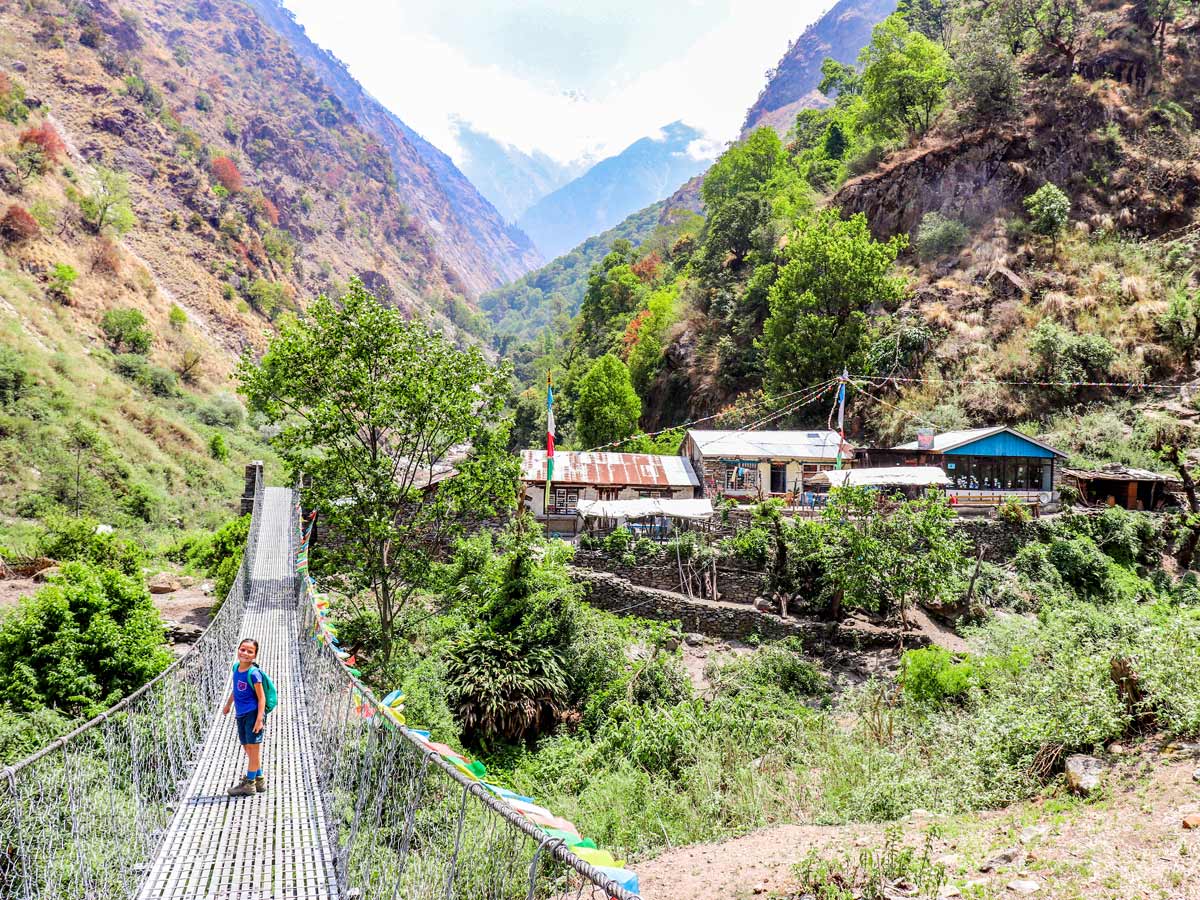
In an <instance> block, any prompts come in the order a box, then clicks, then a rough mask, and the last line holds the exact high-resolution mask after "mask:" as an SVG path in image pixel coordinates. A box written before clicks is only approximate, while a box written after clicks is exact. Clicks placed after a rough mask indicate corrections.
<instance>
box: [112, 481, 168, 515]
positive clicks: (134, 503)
mask: <svg viewBox="0 0 1200 900" xmlns="http://www.w3.org/2000/svg"><path fill="white" fill-rule="evenodd" d="M159 502H160V500H159V497H158V496H157V495H156V494H155V493H154V491H152V490H151V489H150V488H148V487H146V485H144V484H133V485H130V487H129V490H128V491H126V492H125V497H124V498H123V500H122V501H121V505H122V506H123V507H124V508H125V512H127V513H129V515H131V516H133V517H134V518H135V519H141V520H142V521H143V522H149V521H151V520H152V519H153V518H154V513H155V511H156V510H157V509H158V505H159Z"/></svg>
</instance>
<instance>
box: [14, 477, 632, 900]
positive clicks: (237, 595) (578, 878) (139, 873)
mask: <svg viewBox="0 0 1200 900" xmlns="http://www.w3.org/2000/svg"><path fill="white" fill-rule="evenodd" d="M264 491H265V489H264V486H263V484H262V482H261V476H259V478H258V479H257V480H256V482H255V493H254V514H253V519H252V525H251V529H250V535H249V537H248V539H247V546H246V550H245V553H244V555H243V560H242V566H241V568H240V570H239V572H238V575H237V579H236V581H235V582H234V585H233V588H232V589H231V590H230V592H229V595H228V597H227V599H226V600H225V602H224V604H223V605H222V607H221V609H220V611H219V612H218V613H217V615H216V616H215V617H214V618H213V620H212V623H211V624H210V625H209V627H208V628H207V629H206V631H205V632H204V634H203V635H202V636H201V637H200V639H199V640H198V641H197V642H196V644H195V645H194V646H193V647H192V649H191V650H190V651H189V652H188V653H187V654H186V655H185V656H183V657H181V658H180V659H179V660H177V661H176V662H175V663H174V664H172V665H171V666H170V667H169V668H168V669H166V670H165V671H164V672H162V674H160V675H159V676H158V677H157V678H155V679H154V680H153V681H151V682H149V683H148V684H146V685H145V686H143V687H142V688H140V689H139V690H138V691H136V692H134V693H133V694H131V695H130V696H129V697H127V698H125V699H124V700H122V701H121V702H120V703H118V704H117V705H116V706H114V707H113V708H111V709H109V710H108V711H107V712H105V713H103V714H102V715H100V716H97V717H96V718H94V719H92V720H91V721H89V722H87V723H85V724H84V725H82V726H80V727H79V728H77V729H75V730H74V731H72V732H71V733H70V734H68V735H65V736H64V737H62V738H59V739H58V740H56V741H54V742H52V743H51V744H49V745H48V746H47V747H45V748H43V749H42V750H40V751H38V752H37V753H35V754H33V755H32V756H30V757H28V758H26V759H24V760H22V761H20V762H18V763H16V764H14V765H11V766H9V767H7V768H5V769H2V770H0V897H2V898H5V900H8V898H13V900H18V898H19V900H59V898H61V900H109V898H113V900H115V898H132V897H137V896H139V895H140V894H141V893H142V892H143V891H144V890H146V889H147V885H149V883H150V882H151V881H155V880H160V881H161V880H163V879H164V875H163V873H164V867H171V866H175V865H178V864H180V862H182V863H183V864H186V866H188V867H189V874H188V876H187V884H188V885H189V887H188V890H187V892H186V894H187V896H188V897H189V898H191V897H201V896H203V897H213V898H221V900H232V898H241V900H274V898H275V897H276V896H277V895H278V900H284V896H285V895H286V896H287V897H288V898H289V900H303V898H306V897H309V896H312V897H314V898H315V897H318V896H319V897H321V898H325V897H331V896H337V897H343V898H372V900H373V898H382V900H425V898H429V900H433V898H440V900H455V898H457V900H475V898H484V900H521V898H525V900H533V898H546V900H568V898H574V900H583V898H589V900H600V898H615V900H637V896H636V895H635V894H633V893H631V892H629V891H628V890H625V889H624V888H623V887H621V886H620V884H619V883H618V882H617V881H616V880H614V879H613V878H612V877H610V876H609V875H608V874H607V873H606V872H604V871H602V870H600V869H598V868H596V867H595V866H592V865H590V864H589V863H587V862H585V861H584V860H582V859H580V858H579V856H577V855H576V854H575V853H573V852H572V851H571V850H570V849H569V847H568V846H567V844H566V843H565V842H564V840H563V839H561V838H559V837H555V836H552V835H550V834H548V833H547V832H546V831H544V830H542V829H540V828H538V827H537V826H536V825H535V824H533V823H532V822H531V821H529V820H528V819H527V818H525V817H524V816H522V815H521V814H520V813H518V812H517V811H516V810H515V809H514V808H513V807H512V806H510V805H509V804H507V803H505V802H504V801H502V800H501V799H498V798H497V797H496V796H495V795H494V794H493V792H492V791H490V790H489V789H487V788H485V786H484V785H483V784H482V783H480V782H479V781H478V780H475V779H473V778H470V777H468V776H467V775H464V774H463V773H462V772H461V771H459V770H458V769H457V768H455V767H454V766H453V765H451V764H450V763H449V762H447V760H446V759H444V758H442V756H441V755H439V754H438V753H437V752H434V751H432V750H430V749H429V748H428V747H427V746H426V745H425V744H424V743H422V741H421V740H419V739H418V738H417V737H416V736H414V734H413V733H411V732H410V731H409V730H408V729H406V728H404V727H401V726H399V725H398V724H397V723H395V722H394V721H393V720H392V719H391V718H390V717H389V716H388V715H386V710H385V708H384V707H383V705H382V704H381V703H380V701H379V700H378V699H377V698H376V697H375V696H374V695H373V694H372V693H371V691H370V689H369V688H368V687H366V686H365V685H363V684H362V683H361V682H359V681H357V680H356V679H354V678H353V677H352V676H351V675H350V673H349V670H348V668H347V667H346V666H345V665H344V664H343V663H342V662H341V661H340V660H339V659H338V657H337V655H336V654H335V653H334V652H333V650H332V649H331V648H330V647H329V646H327V645H326V644H324V643H321V642H317V641H314V640H313V639H312V637H311V635H312V632H313V626H314V624H315V618H316V612H315V610H314V606H313V602H312V600H313V597H312V594H311V590H312V588H311V581H310V579H309V578H308V576H307V571H306V570H304V571H302V572H301V576H300V577H297V578H295V580H294V588H292V587H286V588H283V590H285V591H286V592H288V593H286V594H285V595H284V596H287V597H292V596H293V595H294V598H295V603H296V605H295V607H294V610H295V612H294V614H292V613H291V612H289V613H288V614H287V616H286V617H285V620H286V621H287V622H289V623H290V627H289V630H290V632H291V633H290V634H289V635H288V637H287V638H286V639H285V638H281V640H285V641H287V640H290V641H293V642H295V643H293V644H292V647H291V648H290V652H291V653H295V654H297V657H296V658H297V659H298V667H297V671H296V675H297V676H298V678H299V679H301V681H300V682H298V683H293V684H289V683H280V681H279V679H277V685H278V687H279V690H280V703H281V705H282V704H285V703H291V704H293V709H292V710H289V711H287V716H288V720H289V721H291V722H293V723H294V722H296V721H299V722H301V723H303V728H304V730H305V731H306V734H305V736H304V740H302V741H292V742H291V744H290V745H289V746H292V747H297V746H300V747H303V748H304V750H303V752H304V753H306V754H311V758H310V759H306V760H304V761H303V763H304V767H305V768H306V769H309V770H310V771H315V778H314V780H313V782H312V784H315V785H316V789H315V792H316V793H317V794H318V796H317V798H316V799H315V802H313V803H312V804H311V805H312V808H313V809H314V812H313V819H314V821H316V820H318V819H319V820H322V821H320V826H321V827H319V828H313V829H312V833H314V834H316V833H320V834H321V835H323V836H325V837H323V840H324V841H327V844H328V845H326V846H320V847H317V846H311V845H309V844H308V843H306V844H305V845H304V846H292V845H287V849H285V850H284V851H283V852H282V853H279V852H276V853H275V854H274V855H273V856H270V855H268V856H266V857H264V858H263V859H262V860H255V861H254V862H253V863H247V862H246V861H242V862H241V863H239V867H238V868H236V870H235V871H238V872H244V873H246V874H245V881H246V883H245V884H244V885H239V884H237V883H231V882H230V876H229V873H228V871H226V872H223V873H216V872H214V873H213V875H212V877H211V878H209V879H207V880H206V879H205V878H204V877H203V873H201V874H200V876H197V873H196V869H197V867H198V866H200V867H202V866H203V865H205V864H206V863H204V862H199V863H198V862H197V859H196V857H195V854H193V853H191V852H190V851H186V852H185V851H183V850H182V849H181V847H179V846H171V844H172V843H173V842H177V841H179V840H181V839H185V840H186V839H188V836H187V835H183V834H181V828H186V827H187V826H186V825H185V820H187V819H188V817H187V816H185V812H187V811H188V806H187V805H188V804H190V803H197V802H204V803H219V804H237V803H255V802H258V798H254V799H249V800H247V799H244V798H243V799H238V798H225V797H223V796H203V797H198V798H197V797H195V796H193V795H196V794H197V793H198V791H197V784H195V783H193V782H196V781H197V779H200V776H201V775H203V774H204V773H205V771H206V769H211V768H212V762H213V761H212V760H210V759H207V758H202V757H203V756H204V755H205V754H209V753H210V752H211V751H210V750H209V748H211V747H212V746H213V745H214V744H217V743H219V741H216V740H214V739H213V737H214V736H213V735H211V734H210V732H212V731H213V730H214V729H216V728H219V727H226V728H228V727H229V726H228V725H222V723H221V722H219V721H215V720H216V719H217V718H219V717H218V711H219V708H220V706H221V704H222V701H223V699H224V697H225V696H226V694H227V692H228V690H229V684H230V680H229V672H230V664H231V662H232V661H233V657H234V651H235V649H236V646H237V641H238V639H239V637H240V636H241V628H242V626H243V615H244V613H246V610H247V609H248V607H247V603H248V597H250V596H251V584H252V578H254V573H255V561H256V559H257V557H258V554H259V549H260V548H259V541H260V537H261V535H262V531H263V518H264V517H263V511H264V506H266V505H270V506H272V507H274V506H276V505H277V504H276V503H275V502H274V501H275V499H279V500H282V499H283V497H281V496H280V495H281V494H284V493H286V492H283V491H280V489H276V488H272V489H271V492H272V493H273V494H274V498H273V499H272V502H271V503H270V504H265V503H264ZM290 496H291V497H292V499H293V500H294V499H295V495H294V494H291V495H290ZM298 527H299V521H298V518H293V519H292V530H293V531H294V532H295V533H296V534H298ZM279 534H280V531H279V530H278V529H276V528H274V527H272V528H271V529H270V541H272V542H275V541H277V540H278V537H277V536H278V535H279ZM285 542H286V543H288V544H289V546H288V547H287V548H286V552H288V554H289V565H290V553H291V549H292V545H293V544H294V538H293V539H292V540H290V541H288V540H285ZM265 549H266V550H267V551H269V554H268V556H266V557H264V560H266V559H269V558H272V557H274V556H276V555H277V554H278V553H279V552H280V551H281V548H280V547H275V546H274V545H273V543H271V544H268V545H266V546H265ZM284 583H287V582H284ZM253 584H254V589H255V590H256V591H258V592H259V594H261V593H262V591H263V589H264V585H265V582H264V581H262V580H261V579H256V578H255V579H254V581H253ZM273 584H275V585H279V584H281V583H280V582H278V581H276V582H273ZM275 589H276V590H278V589H279V588H275ZM255 596H259V595H258V594H256V595H255ZM254 602H255V603H257V604H260V605H261V604H262V602H263V601H262V598H261V597H259V599H256V600H255V601H254ZM290 608H291V607H290V600H289V609H290ZM257 609H258V607H255V615H259V613H258V612H257ZM253 617H254V616H251V618H253ZM284 649H285V648H280V650H284ZM277 658H278V657H277ZM286 671H287V672H291V671H292V667H291V666H288V667H286ZM285 677H287V678H290V677H292V676H290V675H286V676H285ZM273 715H275V714H273ZM291 727H292V728H293V730H294V727H295V726H294V725H293V726H291ZM229 740H230V741H232V740H233V738H232V732H230V735H229ZM271 740H272V735H271V730H270V727H268V731H267V743H266V745H265V749H264V760H265V761H267V762H268V766H269V762H270V760H271V753H272V748H271ZM234 774H236V773H235V772H230V775H234ZM201 780H203V779H201ZM209 780H211V778H210V779H209ZM189 785H190V792H189ZM292 790H293V791H295V790H304V791H307V790H311V788H308V787H304V788H295V787H293V788H292ZM199 793H203V791H200V792H199ZM185 796H187V797H190V798H191V799H188V800H185ZM268 796H270V795H268ZM283 808H291V809H292V810H293V815H294V810H295V809H296V808H304V804H299V805H298V804H296V803H290V804H286V803H285V804H279V801H278V800H277V801H276V805H275V806H264V807H262V812H261V813H260V814H259V815H258V816H257V817H251V816H248V815H247V816H242V817H241V818H237V819H235V818H230V819H229V820H228V821H231V822H232V821H238V822H241V823H243V826H244V827H255V828H258V829H261V830H263V831H270V830H276V831H278V830H279V829H280V828H281V827H283V826H281V825H280V823H278V822H273V821H272V818H273V817H277V816H278V815H279V813H273V812H270V810H277V809H283ZM191 818H192V819H194V820H195V821H196V822H197V823H201V822H204V821H207V822H209V823H211V822H212V821H214V819H213V818H212V817H207V818H206V817H204V816H193V817H191ZM251 822H253V823H255V824H253V826H249V825H247V824H246V823H251ZM192 837H194V836H192ZM264 840H266V841H267V842H269V841H270V838H269V837H268V838H266V839H264ZM200 843H201V844H202V843H203V842H200ZM285 844H286V842H285ZM199 845H200V844H197V846H199ZM239 845H244V846H254V841H253V840H252V839H249V840H247V839H244V836H243V837H242V838H239ZM260 845H261V844H260ZM276 845H277V846H279V845H278V842H276ZM189 846H190V845H189ZM306 853H308V854H314V855H320V857H321V858H322V860H327V859H330V858H331V859H332V860H333V868H334V873H333V874H332V875H331V877H330V882H336V883H327V882H325V881H322V883H321V885H320V888H319V892H318V893H314V894H311V895H310V894H309V893H307V892H305V891H303V890H300V891H299V892H297V889H295V888H291V889H288V890H287V891H282V892H281V891H280V890H279V889H278V888H277V889H274V890H273V889H270V888H267V889H263V888H261V887H256V886H257V885H263V884H272V883H274V884H275V885H277V886H278V885H279V884H281V880H280V876H279V872H278V870H279V868H280V867H295V868H296V869H297V870H304V869H305V868H306V867H307V866H309V865H310V864H311V862H312V861H306V860H301V859H297V858H294V857H296V856H299V855H302V854H306ZM289 854H290V856H289ZM189 856H190V857H192V858H191V859H183V860H180V858H181V857H189ZM254 866H258V867H259V868H262V867H271V866H274V867H275V872H274V873H269V872H268V873H264V872H251V869H252V868H253V867H254ZM150 876H153V878H151V877H150ZM164 883H174V882H171V881H170V878H167V879H165V882H164ZM179 883H182V882H179ZM288 883H293V884H294V883H295V879H293V880H292V881H290V882H288ZM315 889H316V888H314V890H315ZM155 896H158V894H155ZM164 896H170V893H168V894H166V895H164ZM179 896H183V895H179Z"/></svg>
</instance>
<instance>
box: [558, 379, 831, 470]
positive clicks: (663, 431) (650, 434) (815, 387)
mask: <svg viewBox="0 0 1200 900" xmlns="http://www.w3.org/2000/svg"><path fill="white" fill-rule="evenodd" d="M834 381H836V379H832V378H831V379H828V380H826V381H823V382H821V383H820V384H816V385H809V386H808V387H802V388H797V389H796V390H794V391H788V392H787V393H786V394H780V395H779V396H778V397H764V398H763V399H762V400H755V401H753V402H752V403H748V404H746V405H745V406H743V407H738V406H736V405H735V406H734V407H732V408H730V409H723V410H721V411H720V412H716V413H713V414H712V415H708V416H701V417H700V418H698V419H691V420H690V421H687V422H681V423H679V424H678V425H669V426H667V427H666V428H660V429H659V430H658V431H643V432H639V433H638V434H633V435H630V436H629V437H626V438H621V439H620V440H616V441H609V442H608V443H607V444H601V445H599V446H598V447H591V448H589V449H587V450H584V451H582V452H584V453H597V452H599V451H601V450H606V449H608V448H609V447H619V446H620V445H622V444H624V443H626V442H628V441H631V440H634V439H635V438H639V437H658V435H660V434H666V433H667V432H668V431H675V430H676V429H677V428H691V427H692V426H693V425H699V424H700V423H701V422H710V421H712V420H713V419H719V418H721V417H722V416H731V415H733V414H734V413H736V412H747V411H749V410H752V409H756V408H757V407H760V406H766V405H767V404H768V403H778V402H779V401H780V400H786V399H787V398H789V397H795V396H796V395H797V394H808V393H810V392H812V391H816V390H824V389H826V388H828V387H829V385H830V384H832V383H833V382H834ZM807 402H810V401H809V399H808V398H807V397H806V398H803V399H802V402H800V403H799V404H798V405H803V404H804V403H807ZM794 408H797V407H796V406H793V405H791V404H789V405H788V407H786V408H785V409H783V410H780V411H779V414H778V415H783V414H784V413H787V412H789V411H790V410H791V409H794ZM773 415H774V414H773ZM745 427H746V426H743V428H740V429H738V430H739V431H744V430H745ZM564 452H567V451H564Z"/></svg>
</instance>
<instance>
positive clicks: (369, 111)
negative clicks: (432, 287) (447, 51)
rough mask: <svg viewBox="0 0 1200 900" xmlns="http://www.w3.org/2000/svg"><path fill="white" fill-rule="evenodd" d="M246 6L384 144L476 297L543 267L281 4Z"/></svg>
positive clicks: (265, 1)
mask: <svg viewBox="0 0 1200 900" xmlns="http://www.w3.org/2000/svg"><path fill="white" fill-rule="evenodd" d="M245 2H246V5H247V6H248V7H250V8H251V9H253V10H254V11H255V12H256V13H257V14H258V15H259V16H261V17H262V18H263V19H264V20H265V21H266V22H267V23H268V24H269V25H270V26H271V27H272V28H273V29H274V30H275V31H276V32H277V33H278V34H279V35H281V36H282V37H283V38H284V40H286V41H287V42H288V45H289V47H290V48H291V49H292V51H293V52H294V53H295V54H296V55H297V56H299V57H300V58H301V59H303V60H304V61H305V62H306V63H308V64H309V65H310V66H311V67H312V69H313V71H314V72H315V73H316V75H317V77H318V78H319V79H320V81H321V83H322V84H324V85H325V86H326V87H328V89H329V90H331V91H332V92H333V93H334V94H335V95H336V96H337V98H338V99H339V100H340V101H341V103H342V104H343V105H344V107H345V108H346V109H347V110H349V112H350V113H351V114H352V115H353V116H354V117H355V119H356V120H357V121H358V123H359V124H360V125H362V127H363V128H364V129H365V130H367V131H368V132H370V133H371V134H373V135H374V136H375V137H376V138H377V139H378V140H379V141H380V142H381V144H382V145H383V147H384V148H385V149H386V150H387V152H388V154H389V155H390V156H391V158H392V164H393V166H394V168H395V173H396V179H397V183H398V187H399V189H400V192H401V194H402V196H403V197H404V201H405V202H406V203H407V204H408V205H409V206H410V207H411V209H412V210H413V211H414V213H415V214H416V215H417V217H418V218H419V219H420V220H421V222H422V223H423V224H424V225H425V226H426V227H427V228H428V229H429V230H430V232H431V233H433V234H434V235H436V236H437V240H438V249H439V254H440V255H441V257H442V258H443V259H445V260H446V262H448V263H449V264H450V265H451V266H452V268H453V269H454V271H455V272H456V273H457V275H458V276H459V278H461V279H462V282H463V283H464V284H465V285H466V287H467V288H468V289H469V290H470V291H471V292H472V293H473V294H476V295H478V294H480V293H483V292H484V291H486V290H489V289H490V288H494V287H497V286H498V285H501V284H504V283H505V282H508V281H511V280H512V279H514V278H518V277H520V276H521V275H523V274H524V273H525V272H528V271H529V270H530V269H533V268H535V267H537V266H538V265H539V264H540V263H541V261H542V260H541V257H540V256H539V254H538V252H537V249H536V248H535V247H534V246H533V244H532V243H531V242H530V240H529V238H528V237H526V236H525V234H524V233H522V232H521V231H520V229H518V228H515V227H512V226H508V225H506V224H505V222H504V217H503V216H502V215H501V214H500V213H499V212H498V211H497V210H496V208H495V207H493V206H492V204H491V203H489V202H488V201H487V200H485V199H484V198H483V196H481V195H480V193H479V192H478V191H477V190H476V189H475V186H474V185H473V184H471V182H470V181H468V180H467V178H466V176H464V175H463V173H462V172H460V171H459V170H458V168H457V167H456V166H455V165H454V163H453V161H451V159H450V157H448V156H447V155H446V154H445V153H443V152H442V151H441V150H438V149H437V148H436V147H434V146H433V145H432V144H430V143H429V142H428V141H426V140H425V139H424V138H422V137H421V136H420V135H419V134H417V133H416V132H415V131H413V130H412V129H411V128H409V127H408V126H407V125H406V124H404V122H403V121H402V120H401V119H400V118H399V117H398V116H397V115H396V114H395V113H393V112H392V111H391V110H389V109H387V108H386V107H384V106H383V104H381V103H380V102H379V101H378V100H376V99H375V98H374V97H372V96H371V95H370V94H368V93H367V92H366V91H365V90H363V87H362V85H360V84H359V83H358V82H357V81H355V79H354V78H353V77H352V76H351V75H350V73H349V72H347V71H346V67H345V65H344V64H343V63H342V62H341V60H339V59H338V58H337V57H335V56H333V55H332V54H331V53H329V52H328V51H326V50H323V49H321V48H320V47H318V46H317V45H316V44H315V43H313V42H312V40H310V39H309V37H308V35H307V34H306V33H305V31H304V28H303V26H301V25H299V24H297V23H296V21H295V20H294V19H293V18H292V15H291V13H290V12H289V11H288V10H287V9H285V8H284V7H283V6H282V4H281V3H280V2H278V0H245Z"/></svg>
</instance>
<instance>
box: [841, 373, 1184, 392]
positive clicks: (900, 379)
mask: <svg viewBox="0 0 1200 900" xmlns="http://www.w3.org/2000/svg"><path fill="white" fill-rule="evenodd" d="M851 378H852V379H855V380H862V381H869V382H871V383H872V384H879V385H883V384H889V383H891V382H896V383H900V384H999V385H1006V386H1010V387H1110V388H1125V389H1127V390H1171V391H1178V390H1182V389H1183V388H1185V387H1188V386H1189V385H1188V384H1165V383H1162V382H1153V381H1008V380H1005V379H1000V378H912V377H906V376H902V375H887V376H883V375H863V374H855V375H852V376H851Z"/></svg>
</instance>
